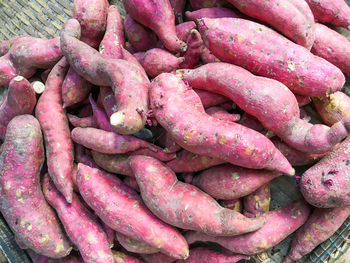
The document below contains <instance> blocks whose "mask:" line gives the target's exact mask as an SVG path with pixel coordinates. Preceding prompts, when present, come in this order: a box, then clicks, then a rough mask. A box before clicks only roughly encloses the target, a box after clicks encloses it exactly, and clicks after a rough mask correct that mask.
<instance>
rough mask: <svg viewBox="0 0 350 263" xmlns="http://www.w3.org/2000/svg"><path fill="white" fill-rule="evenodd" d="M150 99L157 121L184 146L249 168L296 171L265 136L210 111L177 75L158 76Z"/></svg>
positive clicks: (288, 172)
mask: <svg viewBox="0 0 350 263" xmlns="http://www.w3.org/2000/svg"><path fill="white" fill-rule="evenodd" d="M150 101H151V108H152V109H153V113H154V116H155V118H156V119H157V121H158V122H159V123H160V124H161V125H162V126H163V127H164V128H165V129H166V130H167V131H168V132H170V133H171V134H172V136H173V137H174V139H175V141H176V143H178V144H179V145H180V146H181V147H183V148H184V149H186V150H188V151H191V152H193V153H196V154H200V155H205V156H208V157H214V158H219V159H223V160H226V161H227V162H230V163H232V164H235V165H239V166H243V167H247V168H255V169H262V168H265V169H269V170H276V171H280V172H282V173H285V174H294V169H293V168H292V167H291V166H290V164H289V163H288V161H287V160H286V159H285V157H284V156H283V155H282V154H281V153H280V152H279V151H278V150H277V149H276V148H275V147H274V146H273V144H272V143H271V142H270V141H269V140H268V139H267V138H266V137H264V136H263V135H261V134H260V133H257V132H255V131H253V130H250V129H247V128H245V127H243V126H241V125H239V124H235V123H233V122H227V121H221V120H218V119H216V118H213V117H210V116H209V115H207V114H206V113H205V111H204V108H203V106H202V104H201V102H200V99H199V97H198V95H197V94H196V93H195V92H194V91H193V90H192V89H189V88H188V87H187V86H186V85H185V83H184V82H183V81H181V79H179V78H177V77H176V76H174V75H171V74H168V73H163V74H161V75H159V76H158V77H157V78H155V79H154V80H153V82H152V83H151V91H150ZM188 102H191V103H188ZM175 105H176V107H175ZM179 108H180V109H181V111H178V109H179ZM203 119H205V122H203V121H201V120H203ZM208 127H211V129H208Z"/></svg>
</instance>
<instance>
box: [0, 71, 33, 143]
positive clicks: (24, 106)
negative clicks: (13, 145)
mask: <svg viewBox="0 0 350 263" xmlns="http://www.w3.org/2000/svg"><path fill="white" fill-rule="evenodd" d="M35 104H36V95H35V92H34V89H33V88H32V87H31V85H30V83H29V82H28V80H26V79H25V78H23V77H21V76H17V77H15V78H13V79H12V80H11V81H10V84H9V88H8V93H7V95H6V97H5V98H4V99H3V100H2V101H1V103H0V140H2V141H3V140H4V138H5V134H6V127H7V125H8V124H9V122H10V121H11V120H12V119H13V118H14V117H16V116H18V115H23V114H31V113H32V112H33V110H34V107H35Z"/></svg>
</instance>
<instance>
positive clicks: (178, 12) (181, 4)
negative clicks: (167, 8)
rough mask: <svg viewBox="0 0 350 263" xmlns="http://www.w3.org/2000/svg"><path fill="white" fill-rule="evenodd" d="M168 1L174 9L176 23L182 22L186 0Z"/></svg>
mask: <svg viewBox="0 0 350 263" xmlns="http://www.w3.org/2000/svg"><path fill="white" fill-rule="evenodd" d="M169 2H170V5H171V8H172V9H173V11H174V15H175V20H176V21H177V22H178V23H182V22H183V12H184V9H185V4H186V0H169Z"/></svg>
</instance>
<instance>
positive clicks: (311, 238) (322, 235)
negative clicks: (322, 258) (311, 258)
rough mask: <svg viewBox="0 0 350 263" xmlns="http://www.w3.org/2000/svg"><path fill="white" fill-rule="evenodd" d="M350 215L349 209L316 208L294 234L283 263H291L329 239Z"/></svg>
mask: <svg viewBox="0 0 350 263" xmlns="http://www.w3.org/2000/svg"><path fill="white" fill-rule="evenodd" d="M349 215H350V208H349V207H337V208H328V209H321V208H316V209H315V210H314V212H313V213H312V214H311V216H310V218H309V219H308V220H307V221H306V223H305V224H304V225H303V226H302V227H301V228H299V229H298V231H297V232H296V234H295V236H294V238H293V241H292V245H291V249H290V251H289V253H288V255H287V256H286V258H285V259H284V261H283V263H292V262H294V261H296V260H299V259H301V258H302V257H303V256H304V255H306V254H308V253H310V252H311V251H312V250H314V249H315V248H316V247H317V246H318V245H319V244H321V243H322V242H323V241H326V240H327V239H328V238H329V237H331V236H332V235H333V234H334V233H335V232H336V231H337V229H338V228H339V227H340V226H341V225H342V224H343V223H344V221H345V220H346V219H347V218H348V216H349Z"/></svg>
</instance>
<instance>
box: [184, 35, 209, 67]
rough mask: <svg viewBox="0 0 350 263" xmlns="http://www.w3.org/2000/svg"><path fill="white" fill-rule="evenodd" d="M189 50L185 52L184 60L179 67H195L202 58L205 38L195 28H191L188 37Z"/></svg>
mask: <svg viewBox="0 0 350 263" xmlns="http://www.w3.org/2000/svg"><path fill="white" fill-rule="evenodd" d="M186 44H187V51H186V53H185V54H184V59H185V60H184V61H183V62H182V63H181V64H180V66H179V68H187V69H192V68H194V67H195V66H196V65H197V64H198V62H199V59H200V56H201V51H202V46H203V40H202V37H201V35H200V34H199V32H198V31H197V30H195V29H192V30H191V33H190V35H189V37H188V38H187V42H186Z"/></svg>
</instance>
